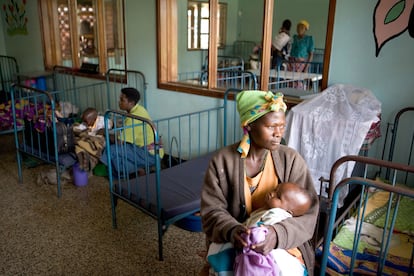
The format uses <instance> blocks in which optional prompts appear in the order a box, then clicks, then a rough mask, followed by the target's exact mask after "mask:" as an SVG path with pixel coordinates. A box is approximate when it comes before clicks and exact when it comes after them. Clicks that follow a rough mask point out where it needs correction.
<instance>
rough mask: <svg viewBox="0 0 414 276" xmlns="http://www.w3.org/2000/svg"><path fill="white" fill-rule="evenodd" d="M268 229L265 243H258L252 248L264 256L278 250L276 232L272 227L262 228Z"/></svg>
mask: <svg viewBox="0 0 414 276" xmlns="http://www.w3.org/2000/svg"><path fill="white" fill-rule="evenodd" d="M262 227H266V228H267V230H268V231H267V234H266V238H265V240H264V241H262V242H261V243H257V244H254V245H252V246H251V248H252V249H253V250H254V251H256V252H257V253H261V254H263V255H267V254H269V253H270V251H272V250H273V249H275V248H276V245H277V235H276V231H275V229H274V228H273V227H272V226H267V225H266V226H262Z"/></svg>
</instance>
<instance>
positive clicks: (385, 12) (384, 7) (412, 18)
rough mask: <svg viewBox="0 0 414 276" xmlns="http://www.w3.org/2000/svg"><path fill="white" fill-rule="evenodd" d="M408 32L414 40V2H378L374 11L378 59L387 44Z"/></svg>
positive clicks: (398, 0)
mask: <svg viewBox="0 0 414 276" xmlns="http://www.w3.org/2000/svg"><path fill="white" fill-rule="evenodd" d="M407 30H408V33H409V35H410V36H411V37H412V38H414V0H378V2H377V5H376V7H375V10H374V38H375V45H376V49H375V55H376V57H378V55H379V52H380V50H381V48H382V46H384V44H385V43H387V42H388V41H390V40H391V39H393V38H395V37H397V36H399V35H400V34H402V33H404V32H405V31H407Z"/></svg>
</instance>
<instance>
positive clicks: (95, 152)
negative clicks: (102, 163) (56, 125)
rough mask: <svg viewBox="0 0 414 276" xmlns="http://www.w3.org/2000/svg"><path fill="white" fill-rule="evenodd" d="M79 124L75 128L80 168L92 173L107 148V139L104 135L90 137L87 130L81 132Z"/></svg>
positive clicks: (76, 150) (76, 149)
mask: <svg viewBox="0 0 414 276" xmlns="http://www.w3.org/2000/svg"><path fill="white" fill-rule="evenodd" d="M78 129H79V128H77V124H76V123H75V124H74V126H73V130H74V134H75V153H76V157H77V159H78V163H79V168H80V169H81V170H83V171H91V170H92V169H93V168H95V166H96V165H97V164H98V162H99V158H100V157H101V155H102V152H103V150H104V148H105V137H104V136H102V135H89V134H88V131H87V130H82V131H79V130H78Z"/></svg>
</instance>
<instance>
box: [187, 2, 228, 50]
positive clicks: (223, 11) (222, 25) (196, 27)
mask: <svg viewBox="0 0 414 276" xmlns="http://www.w3.org/2000/svg"><path fill="white" fill-rule="evenodd" d="M193 5H197V7H198V10H199V11H200V13H199V15H198V17H197V20H195V18H194V15H193V14H194V12H192V15H191V16H189V15H188V12H189V10H192V11H194V9H193V8H192V6H193ZM203 5H205V6H207V8H208V7H209V5H210V4H209V2H208V1H204V2H200V1H191V0H188V2H187V32H188V34H189V35H188V37H187V39H190V40H191V43H189V42H188V41H187V50H188V51H194V50H208V47H202V45H201V41H202V39H201V36H202V35H205V36H207V37H209V36H210V29H209V30H208V31H207V32H203V31H202V30H201V21H202V20H206V21H208V22H209V21H210V11H209V15H208V16H207V17H203V16H201V10H202V8H203V7H202V6H203ZM218 5H219V12H218V13H219V14H218V22H219V23H218V26H217V28H218V38H217V45H218V47H219V48H220V47H224V46H225V45H226V25H227V3H219V4H218ZM188 21H190V22H191V24H189V23H188ZM195 21H197V24H195V23H194V22H195ZM194 33H197V38H196V39H194ZM190 34H191V35H190ZM194 40H197V41H195V42H194ZM195 43H196V45H197V46H196V47H189V46H190V45H194V44H195Z"/></svg>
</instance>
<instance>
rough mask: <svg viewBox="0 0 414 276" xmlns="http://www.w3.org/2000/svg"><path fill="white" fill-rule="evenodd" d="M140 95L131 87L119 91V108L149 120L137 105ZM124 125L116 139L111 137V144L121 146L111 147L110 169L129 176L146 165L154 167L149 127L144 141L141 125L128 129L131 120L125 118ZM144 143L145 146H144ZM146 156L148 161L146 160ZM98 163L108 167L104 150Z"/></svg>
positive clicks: (152, 141) (161, 150)
mask: <svg viewBox="0 0 414 276" xmlns="http://www.w3.org/2000/svg"><path fill="white" fill-rule="evenodd" d="M140 98H141V95H140V94H139V91H138V90H137V89H135V88H133V87H124V88H122V89H121V95H120V97H119V108H120V109H121V110H124V111H126V112H128V113H129V114H132V115H136V116H139V117H143V118H146V119H149V120H151V117H150V116H149V114H148V111H147V110H146V109H145V108H144V107H143V106H142V105H140V104H139V100H140ZM123 123H124V127H125V129H124V130H123V133H121V134H120V136H119V137H117V139H115V137H111V138H110V140H111V143H114V142H115V141H117V142H119V143H120V144H122V146H111V147H110V151H111V152H110V154H111V163H112V168H113V169H114V170H115V172H117V173H122V174H130V173H134V172H137V170H138V169H142V168H144V167H145V166H146V164H148V165H149V166H153V165H155V155H154V151H153V148H151V145H153V143H154V135H153V132H152V129H151V127H150V126H149V125H147V126H146V135H147V137H146V139H144V133H143V128H142V125H138V124H137V125H136V126H134V127H133V128H131V127H128V126H132V125H133V123H134V122H133V119H131V118H126V119H125V121H124V122H123ZM145 141H146V142H147V146H145ZM163 155H164V151H163V149H162V148H161V149H160V157H161V158H162V157H163ZM147 156H148V160H147ZM100 161H101V162H102V163H104V164H105V165H108V156H107V152H106V150H104V152H103V154H102V157H101V158H100Z"/></svg>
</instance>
